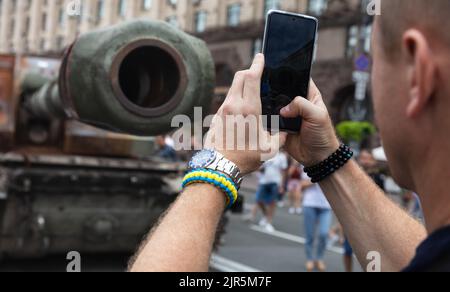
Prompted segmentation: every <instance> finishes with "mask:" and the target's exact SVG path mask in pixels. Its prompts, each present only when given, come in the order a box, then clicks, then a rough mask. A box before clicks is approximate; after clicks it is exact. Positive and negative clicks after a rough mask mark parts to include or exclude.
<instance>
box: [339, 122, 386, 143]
mask: <svg viewBox="0 0 450 292" xmlns="http://www.w3.org/2000/svg"><path fill="white" fill-rule="evenodd" d="M336 131H337V133H338V135H339V137H340V138H341V139H342V140H344V142H345V143H349V142H350V141H354V142H358V143H361V142H362V141H364V139H366V138H368V137H370V136H371V135H373V134H375V133H376V131H377V130H376V128H375V126H374V125H373V124H372V123H370V122H353V121H346V122H342V123H339V124H338V125H337V126H336Z"/></svg>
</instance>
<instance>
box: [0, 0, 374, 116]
mask: <svg viewBox="0 0 450 292" xmlns="http://www.w3.org/2000/svg"><path fill="white" fill-rule="evenodd" d="M367 3H368V1H365V0H0V10H1V11H0V53H13V54H26V55H39V56H58V54H59V53H60V52H61V51H62V50H63V49H64V47H65V46H67V45H69V44H70V43H71V42H73V40H74V39H75V38H76V37H77V35H79V34H82V33H85V32H88V31H90V30H92V29H95V28H99V27H106V26H109V25H113V24H115V23H119V22H122V21H126V20H130V19H135V18H147V19H157V20H163V21H167V22H169V23H170V24H172V25H174V26H176V27H178V28H180V29H182V30H185V31H187V32H189V33H192V34H195V35H197V36H199V37H201V38H202V39H204V40H205V41H206V42H207V44H208V46H209V48H210V49H211V52H212V54H213V57H214V60H215V63H216V73H217V88H216V97H217V99H216V103H217V104H219V103H220V102H221V100H222V99H223V98H224V97H225V95H226V92H227V90H228V87H229V85H230V84H231V81H232V79H233V76H234V72H235V71H238V70H241V69H243V68H246V67H248V66H249V64H250V63H251V60H252V58H253V56H254V54H255V53H257V52H259V51H260V50H261V47H262V36H263V29H264V20H265V15H266V13H267V11H268V10H270V9H282V10H288V11H293V12H299V13H305V14H310V15H315V16H317V17H318V18H319V19H320V31H319V42H318V51H317V58H316V64H315V66H314V70H313V78H314V79H315V81H316V83H318V85H319V87H320V88H321V90H322V92H323V95H324V97H325V99H326V101H327V103H328V105H329V106H330V108H331V110H332V116H333V119H334V120H335V122H339V121H343V120H360V121H364V120H371V119H372V110H371V107H370V98H366V99H364V100H362V101H361V100H360V101H358V104H355V98H354V96H355V91H356V90H355V82H354V76H353V71H354V70H355V63H356V64H358V62H355V61H359V63H360V64H361V63H362V65H361V66H363V67H364V68H363V70H366V69H367V68H366V67H367V66H366V65H365V62H367V61H365V60H366V59H365V58H364V56H365V54H364V53H367V52H368V51H369V50H370V37H369V36H370V32H371V21H372V19H371V17H369V16H368V15H367V13H366V7H367ZM361 58H362V60H361ZM367 71H368V70H367ZM363 88H364V87H363Z"/></svg>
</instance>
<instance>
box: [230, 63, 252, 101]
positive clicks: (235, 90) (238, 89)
mask: <svg viewBox="0 0 450 292" xmlns="http://www.w3.org/2000/svg"><path fill="white" fill-rule="evenodd" d="M247 72H248V70H245V71H239V72H237V73H236V75H234V79H233V83H232V84H231V88H230V90H229V92H228V96H227V99H236V98H242V97H243V96H242V95H243V93H244V83H245V76H246V75H247Z"/></svg>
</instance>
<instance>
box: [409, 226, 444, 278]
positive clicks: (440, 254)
mask: <svg viewBox="0 0 450 292" xmlns="http://www.w3.org/2000/svg"><path fill="white" fill-rule="evenodd" d="M403 271H404V272H450V226H448V227H445V228H442V229H440V230H438V231H436V232H435V233H433V234H432V235H430V236H429V237H428V238H427V239H426V240H425V241H424V242H423V243H422V244H421V245H420V246H419V248H418V249H417V254H416V257H415V258H414V259H413V261H412V262H411V264H410V265H409V266H408V267H407V268H406V269H405V270H403Z"/></svg>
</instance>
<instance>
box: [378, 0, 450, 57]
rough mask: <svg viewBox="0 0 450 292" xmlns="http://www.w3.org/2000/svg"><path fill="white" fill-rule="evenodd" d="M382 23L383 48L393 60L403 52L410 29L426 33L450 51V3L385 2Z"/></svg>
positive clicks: (419, 0) (447, 0)
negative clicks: (404, 34) (402, 47)
mask: <svg viewBox="0 0 450 292" xmlns="http://www.w3.org/2000/svg"><path fill="white" fill-rule="evenodd" d="M381 3H382V4H381V8H382V9H381V16H379V18H378V20H379V23H380V29H381V33H382V36H383V47H384V48H385V50H386V52H387V54H388V55H389V56H392V55H394V54H395V52H396V51H398V49H399V48H400V45H401V40H402V39H401V37H402V34H403V33H404V32H405V31H406V30H407V29H408V28H417V29H420V30H423V31H424V32H426V33H427V34H428V35H430V36H432V37H435V38H436V39H439V40H442V41H446V42H447V43H448V44H449V48H450V31H449V28H450V0H431V1H426V0H382V1H381Z"/></svg>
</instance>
